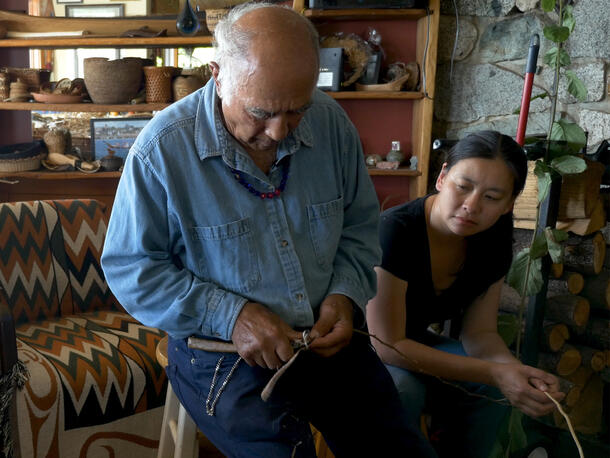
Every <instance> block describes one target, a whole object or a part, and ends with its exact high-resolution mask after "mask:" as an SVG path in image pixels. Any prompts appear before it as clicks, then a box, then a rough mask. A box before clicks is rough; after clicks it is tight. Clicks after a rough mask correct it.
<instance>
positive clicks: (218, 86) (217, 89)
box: [208, 62, 220, 96]
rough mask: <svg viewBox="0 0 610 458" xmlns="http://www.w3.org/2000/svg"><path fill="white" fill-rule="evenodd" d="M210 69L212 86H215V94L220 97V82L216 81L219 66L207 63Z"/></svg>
mask: <svg viewBox="0 0 610 458" xmlns="http://www.w3.org/2000/svg"><path fill="white" fill-rule="evenodd" d="M208 65H209V66H210V67H212V78H214V85H215V86H216V93H217V94H218V95H219V96H220V81H219V80H218V74H219V73H220V66H219V65H218V63H216V62H209V64H208Z"/></svg>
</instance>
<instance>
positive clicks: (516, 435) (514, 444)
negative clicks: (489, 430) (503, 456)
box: [508, 408, 527, 452]
mask: <svg viewBox="0 0 610 458" xmlns="http://www.w3.org/2000/svg"><path fill="white" fill-rule="evenodd" d="M508 422H509V423H508V431H509V435H510V437H511V442H510V451H511V452H516V451H519V450H523V449H524V448H525V447H527V434H525V430H524V429H523V414H522V413H521V411H520V410H519V409H515V408H513V409H511V412H510V420H509V421H508Z"/></svg>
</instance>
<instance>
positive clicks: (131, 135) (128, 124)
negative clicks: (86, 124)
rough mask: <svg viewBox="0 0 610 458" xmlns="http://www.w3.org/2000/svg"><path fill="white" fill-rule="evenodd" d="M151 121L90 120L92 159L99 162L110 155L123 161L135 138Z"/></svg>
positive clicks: (140, 118) (141, 119) (124, 119)
mask: <svg viewBox="0 0 610 458" xmlns="http://www.w3.org/2000/svg"><path fill="white" fill-rule="evenodd" d="M151 119H152V118H151V117H150V116H139V117H136V116H131V117H125V118H92V119H91V120H90V128H91V153H92V155H93V158H94V159H95V160H99V159H101V158H103V157H104V156H107V155H108V154H111V153H112V154H114V155H115V156H118V157H121V158H123V159H125V158H126V157H127V153H128V152H129V149H130V148H131V145H133V142H134V141H135V140H136V137H137V136H138V134H139V133H140V131H141V130H142V129H143V128H144V126H145V125H146V124H148V121H150V120H151Z"/></svg>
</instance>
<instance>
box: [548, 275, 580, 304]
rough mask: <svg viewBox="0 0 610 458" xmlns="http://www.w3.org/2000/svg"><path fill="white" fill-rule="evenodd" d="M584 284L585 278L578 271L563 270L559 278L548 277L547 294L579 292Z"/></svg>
mask: <svg viewBox="0 0 610 458" xmlns="http://www.w3.org/2000/svg"><path fill="white" fill-rule="evenodd" d="M584 286H585V278H584V277H583V276H582V274H580V273H578V272H570V271H567V270H566V271H565V272H563V273H562V275H561V277H560V278H550V279H549V282H548V286H547V297H548V296H560V295H562V294H579V293H580V292H581V291H582V290H583V288H584Z"/></svg>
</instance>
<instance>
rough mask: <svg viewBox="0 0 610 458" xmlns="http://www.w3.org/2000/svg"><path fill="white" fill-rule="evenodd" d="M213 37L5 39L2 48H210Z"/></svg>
mask: <svg viewBox="0 0 610 458" xmlns="http://www.w3.org/2000/svg"><path fill="white" fill-rule="evenodd" d="M211 44H212V37H211V36H209V35H196V36H194V37H152V38H141V37H134V38H122V37H116V36H99V35H84V36H82V37H54V38H4V39H2V40H0V48H33V49H66V48H101V47H103V48H178V47H183V46H210V45H211Z"/></svg>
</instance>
